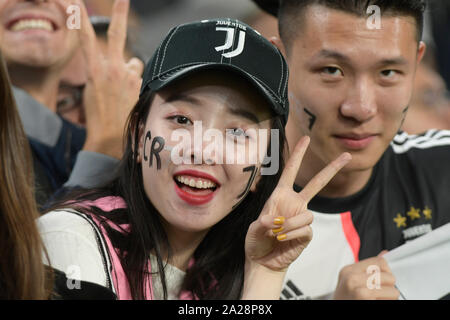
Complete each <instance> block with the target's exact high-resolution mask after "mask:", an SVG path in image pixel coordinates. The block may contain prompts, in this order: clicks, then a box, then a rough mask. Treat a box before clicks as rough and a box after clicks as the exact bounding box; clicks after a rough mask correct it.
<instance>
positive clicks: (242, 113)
mask: <svg viewBox="0 0 450 320" xmlns="http://www.w3.org/2000/svg"><path fill="white" fill-rule="evenodd" d="M228 112H229V113H231V114H232V115H236V116H240V117H244V118H246V119H248V120H250V121H252V122H254V123H256V124H258V123H260V122H261V121H260V120H259V119H258V117H257V116H256V115H255V114H254V113H252V112H249V111H245V110H242V109H231V108H230V109H228Z"/></svg>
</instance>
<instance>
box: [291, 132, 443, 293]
mask: <svg viewBox="0 0 450 320" xmlns="http://www.w3.org/2000/svg"><path fill="white" fill-rule="evenodd" d="M295 189H297V190H296V191H300V188H297V187H295ZM308 208H309V209H310V210H311V211H312V212H313V213H314V222H313V223H312V229H313V239H312V241H311V243H310V245H309V246H308V247H307V248H306V249H305V250H304V252H303V253H302V254H301V255H300V257H299V258H298V259H297V260H296V261H295V262H294V263H293V264H292V265H291V266H290V268H289V270H288V273H287V276H286V280H285V284H284V288H283V292H282V299H308V298H328V297H330V294H332V292H333V291H334V290H335V288H336V285H337V281H338V275H339V271H340V270H341V269H342V268H343V267H344V266H346V265H349V264H353V263H355V262H358V261H359V260H363V259H366V258H369V257H374V256H377V255H378V254H379V253H380V252H381V251H382V250H392V249H394V248H396V247H398V246H400V245H402V244H404V243H405V242H406V241H409V240H412V239H415V238H417V237H419V236H421V235H423V234H425V233H428V232H430V231H431V230H433V229H435V228H437V227H439V226H442V225H444V224H446V223H448V222H450V131H438V130H430V131H428V132H426V133H424V134H422V135H408V134H406V133H400V134H398V135H397V136H396V137H395V138H394V140H393V141H392V143H391V144H390V146H389V148H388V149H387V150H386V152H385V153H384V154H383V156H382V157H381V159H380V161H379V162H378V164H377V165H376V166H375V168H374V171H373V174H372V176H371V178H370V180H369V182H368V183H367V185H366V186H365V187H364V188H363V190H361V191H360V192H358V193H357V194H355V195H352V196H350V197H346V198H339V199H327V198H323V197H320V196H317V197H315V198H314V199H313V200H312V201H311V202H310V203H309V206H308ZM424 272H426V270H424Z"/></svg>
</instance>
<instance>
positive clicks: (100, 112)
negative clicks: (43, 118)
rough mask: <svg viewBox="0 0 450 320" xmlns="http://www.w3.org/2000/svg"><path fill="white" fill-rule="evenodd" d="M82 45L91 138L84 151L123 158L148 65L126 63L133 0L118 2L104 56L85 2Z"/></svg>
mask: <svg viewBox="0 0 450 320" xmlns="http://www.w3.org/2000/svg"><path fill="white" fill-rule="evenodd" d="M77 4H78V6H79V7H80V9H81V29H80V31H79V37H80V44H81V48H82V50H83V53H84V57H85V59H86V63H87V69H88V81H87V84H86V88H85V90H84V105H85V112H86V127H87V138H86V143H85V145H84V148H83V149H84V150H88V151H94V152H99V153H103V154H106V155H109V156H112V157H115V158H118V159H120V158H121V157H122V153H123V150H122V146H123V140H122V139H123V132H124V128H125V123H126V120H127V118H128V115H129V113H130V111H131V110H132V108H133V107H134V105H135V103H136V102H137V100H138V98H139V90H140V86H141V82H142V78H141V74H142V72H143V70H144V64H143V62H142V61H140V60H139V59H138V58H132V59H131V60H130V61H128V62H126V61H125V60H124V50H125V45H126V38H127V20H128V12H129V6H130V3H129V0H116V1H115V2H114V7H113V10H112V17H111V24H110V26H109V29H108V40H107V50H106V52H105V53H102V52H101V50H100V48H99V46H98V44H97V38H96V35H95V31H94V28H93V27H92V24H91V22H90V21H89V16H88V13H87V10H86V7H85V6H84V3H83V1H82V0H77Z"/></svg>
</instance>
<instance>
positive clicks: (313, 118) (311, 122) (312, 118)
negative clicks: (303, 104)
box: [303, 108, 317, 131]
mask: <svg viewBox="0 0 450 320" xmlns="http://www.w3.org/2000/svg"><path fill="white" fill-rule="evenodd" d="M303 111H305V113H306V114H307V115H308V116H309V127H308V129H309V131H311V130H312V128H313V126H314V123H315V122H316V119H317V117H316V115H315V114H314V113H312V112H311V111H309V110H308V109H306V108H303Z"/></svg>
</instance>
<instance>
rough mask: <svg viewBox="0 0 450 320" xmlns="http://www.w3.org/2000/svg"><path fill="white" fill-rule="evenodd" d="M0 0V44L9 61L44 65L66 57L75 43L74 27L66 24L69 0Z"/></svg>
mask: <svg viewBox="0 0 450 320" xmlns="http://www.w3.org/2000/svg"><path fill="white" fill-rule="evenodd" d="M2 1H6V3H5V4H4V6H3V9H2V10H1V12H0V28H2V29H3V30H2V31H3V40H2V43H1V48H2V51H3V54H4V56H5V58H6V60H7V61H8V63H14V64H19V65H26V66H30V67H44V68H47V67H53V66H55V65H63V64H65V63H66V62H67V61H68V59H69V58H70V57H71V55H72V54H73V52H74V49H75V47H76V44H77V33H76V31H75V30H69V29H68V28H67V27H66V19H67V15H66V8H67V6H68V4H69V2H68V1H65V0H48V1H38V0H35V1H24V0H2Z"/></svg>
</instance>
